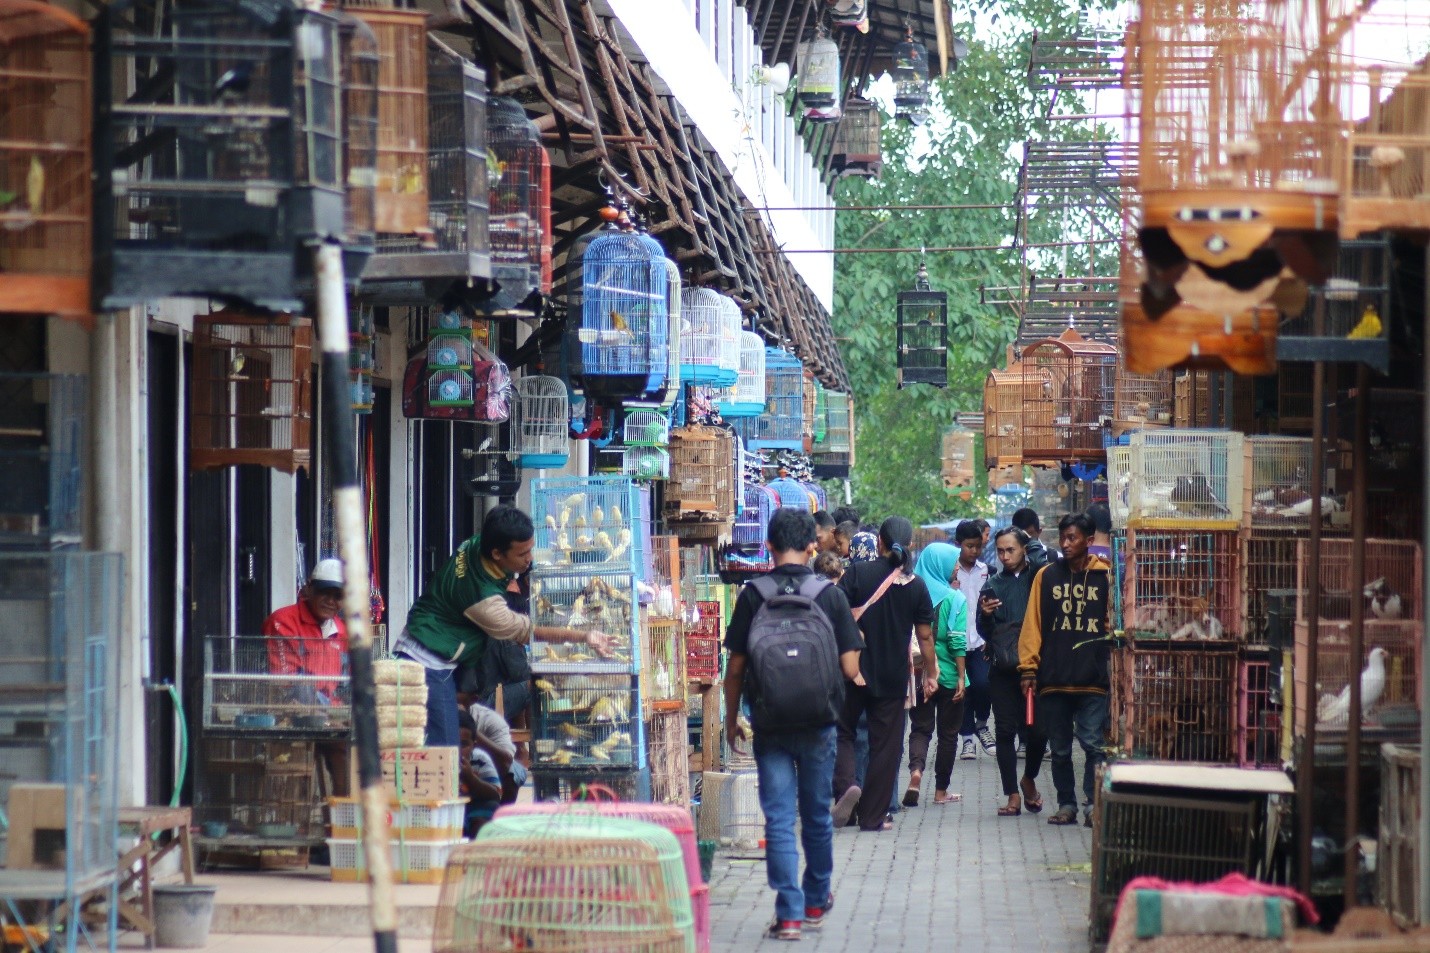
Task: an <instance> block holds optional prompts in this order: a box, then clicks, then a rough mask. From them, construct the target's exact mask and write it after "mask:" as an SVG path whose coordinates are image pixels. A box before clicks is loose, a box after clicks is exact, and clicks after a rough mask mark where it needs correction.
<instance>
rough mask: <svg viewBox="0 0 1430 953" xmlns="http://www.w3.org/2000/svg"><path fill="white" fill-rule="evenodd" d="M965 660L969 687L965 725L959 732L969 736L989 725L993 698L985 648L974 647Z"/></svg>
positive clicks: (965, 704)
mask: <svg viewBox="0 0 1430 953" xmlns="http://www.w3.org/2000/svg"><path fill="white" fill-rule="evenodd" d="M963 661H964V670H965V671H966V672H967V673H968V689H967V691H966V692H965V693H964V696H963V727H961V728H960V729H959V730H958V733H959V734H960V735H963V736H964V737H965V738H967V737H968V736H970V735H972V734H973V733H974V732H975V731H977V730H978V729H980V728H987V727H988V713H989V710H990V709H991V708H992V707H993V700H992V698H991V696H989V694H988V660H987V659H986V658H984V657H983V649H982V648H976V649H974V650H973V651H972V652H969V653H968V655H967V656H965V657H964V660H963Z"/></svg>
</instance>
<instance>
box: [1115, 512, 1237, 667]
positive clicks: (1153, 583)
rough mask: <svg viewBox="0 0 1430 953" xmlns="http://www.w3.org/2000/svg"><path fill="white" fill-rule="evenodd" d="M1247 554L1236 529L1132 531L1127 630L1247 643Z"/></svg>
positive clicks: (1126, 579)
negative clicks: (1243, 561) (1244, 634)
mask: <svg viewBox="0 0 1430 953" xmlns="http://www.w3.org/2000/svg"><path fill="white" fill-rule="evenodd" d="M1241 555H1242V550H1241V545H1240V542H1239V540H1238V539H1237V534H1236V533H1235V532H1234V531H1231V530H1216V531H1210V532H1203V531H1193V530H1144V529H1137V528H1135V527H1134V528H1133V529H1131V530H1129V531H1128V534H1127V550H1126V560H1127V562H1126V568H1125V572H1124V579H1123V602H1122V604H1123V607H1124V609H1123V628H1124V629H1125V630H1126V631H1128V632H1135V633H1137V635H1138V636H1141V637H1146V638H1152V639H1167V638H1170V639H1172V640H1173V641H1181V640H1193V641H1208V640H1221V639H1239V638H1241V635H1242V631H1243V630H1242V615H1243V610H1244V608H1245V606H1244V605H1243V599H1242V596H1243V589H1242V585H1243V583H1244V581H1245V580H1244V578H1243V573H1242V571H1241Z"/></svg>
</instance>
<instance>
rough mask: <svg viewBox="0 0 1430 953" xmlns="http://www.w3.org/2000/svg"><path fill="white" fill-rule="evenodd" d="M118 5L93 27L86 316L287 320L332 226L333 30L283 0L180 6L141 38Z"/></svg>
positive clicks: (338, 157) (340, 201)
mask: <svg viewBox="0 0 1430 953" xmlns="http://www.w3.org/2000/svg"><path fill="white" fill-rule="evenodd" d="M131 5H132V4H131V2H129V0H125V2H121V3H118V4H110V5H106V6H105V7H104V8H103V9H102V10H101V11H100V13H99V15H98V17H97V18H96V21H95V22H96V33H95V43H96V49H97V52H98V66H97V67H96V69H95V76H96V78H97V80H96V81H97V84H98V89H97V90H96V95H95V101H96V103H97V104H98V105H97V110H98V115H97V117H96V122H95V129H96V142H95V166H96V167H97V168H100V169H102V170H105V173H104V174H102V175H100V176H99V178H98V179H97V183H98V188H97V190H96V196H95V209H96V218H97V221H96V224H95V234H96V235H97V236H98V238H99V241H98V247H97V248H96V255H95V259H96V260H95V276H96V289H95V292H96V297H97V299H98V303H99V306H100V307H101V308H104V309H113V308H122V307H129V306H131V305H135V304H140V303H142V302H145V301H149V300H153V299H156V298H163V297H170V296H190V297H207V298H219V299H238V300H242V301H248V302H251V303H253V304H255V305H258V306H260V307H269V308H273V309H274V310H288V309H294V308H297V307H298V305H299V302H298V300H297V296H296V291H295V283H296V280H297V276H298V265H299V258H300V256H299V255H298V252H299V251H300V249H301V248H302V246H303V243H304V242H307V241H311V240H318V239H324V238H336V237H339V236H341V235H342V234H343V231H344V227H345V220H346V211H347V210H346V205H347V202H346V198H345V195H344V191H345V187H346V183H345V182H344V181H343V179H342V174H343V165H344V163H343V162H342V152H343V148H342V140H343V131H344V130H343V129H342V127H341V125H340V123H341V119H342V114H343V113H342V108H341V103H340V101H339V99H340V91H341V81H342V70H341V62H340V55H339V54H340V50H341V45H340V42H339V35H338V34H339V31H338V21H337V19H336V18H334V17H332V16H330V15H328V14H325V13H320V12H317V11H314V10H312V9H308V8H307V7H304V6H301V5H298V4H295V3H293V2H291V0H194V2H191V3H184V4H181V5H179V6H177V7H175V8H174V9H173V10H172V11H171V13H170V14H169V15H168V16H166V17H165V18H163V19H162V23H161V25H160V26H159V27H158V28H157V29H156V30H154V31H150V30H145V29H141V28H137V27H135V26H133V25H132V24H133V23H134V22H135V21H134V19H133V16H132V14H131V13H130V10H129V8H130V7H131ZM116 78H118V81H119V82H120V83H121V85H115V83H116ZM125 78H131V81H132V82H133V84H134V88H132V89H131V88H129V87H128V86H127V85H123V81H124V79H125Z"/></svg>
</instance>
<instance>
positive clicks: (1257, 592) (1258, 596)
mask: <svg viewBox="0 0 1430 953" xmlns="http://www.w3.org/2000/svg"><path fill="white" fill-rule="evenodd" d="M1304 539H1305V537H1304V535H1303V534H1300V533H1296V532H1294V531H1288V530H1275V529H1263V528H1260V527H1257V528H1254V529H1252V530H1251V532H1250V533H1249V534H1248V535H1247V536H1246V537H1245V538H1244V539H1243V541H1242V553H1243V555H1242V563H1243V565H1245V566H1246V620H1245V622H1244V623H1243V625H1242V628H1243V629H1244V631H1245V632H1246V641H1247V642H1248V643H1249V644H1252V645H1265V644H1266V642H1267V638H1268V636H1269V626H1270V623H1271V603H1270V597H1269V596H1268V593H1269V592H1271V591H1273V590H1285V589H1295V588H1296V584H1297V575H1298V574H1299V572H1300V570H1299V569H1298V568H1297V564H1296V560H1297V553H1298V550H1299V547H1300V546H1301V544H1302V542H1303V541H1304Z"/></svg>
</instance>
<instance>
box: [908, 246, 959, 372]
mask: <svg viewBox="0 0 1430 953" xmlns="http://www.w3.org/2000/svg"><path fill="white" fill-rule="evenodd" d="M897 346H898V354H897V357H898V361H897V363H898V368H899V386H900V387H907V386H908V385H910V384H932V385H933V386H935V387H947V386H948V292H946V291H933V290H931V289H930V288H929V273H928V269H927V268H926V267H924V264H923V262H920V263H919V270H918V274H917V275H916V277H915V280H914V289H913V290H912V291H900V292H899V294H898V343H897Z"/></svg>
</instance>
